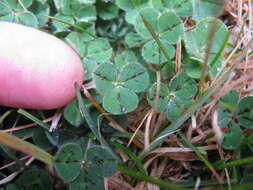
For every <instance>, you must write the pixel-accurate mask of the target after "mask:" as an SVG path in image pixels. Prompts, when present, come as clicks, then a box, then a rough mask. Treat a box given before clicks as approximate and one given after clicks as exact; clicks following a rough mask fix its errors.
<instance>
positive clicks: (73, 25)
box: [46, 16, 97, 38]
mask: <svg viewBox="0 0 253 190" xmlns="http://www.w3.org/2000/svg"><path fill="white" fill-rule="evenodd" d="M46 17H47V18H48V19H51V20H55V21H57V22H61V23H63V24H67V25H69V26H70V27H73V28H74V29H76V30H77V31H80V32H83V33H86V34H88V35H89V36H91V37H93V38H97V37H96V36H95V35H94V34H92V33H90V32H88V31H87V30H85V29H83V28H82V27H80V26H78V25H76V24H70V23H68V22H66V21H64V20H61V19H58V18H55V17H52V16H46Z"/></svg>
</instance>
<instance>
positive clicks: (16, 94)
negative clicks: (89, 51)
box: [0, 22, 84, 109]
mask: <svg viewBox="0 0 253 190" xmlns="http://www.w3.org/2000/svg"><path fill="white" fill-rule="evenodd" d="M83 78H84V77H83V67H82V62H81V60H80V58H79V56H78V55H77V54H76V52H75V51H74V50H73V49H71V48H70V47H69V46H68V45H67V44H66V43H64V42H63V41H61V40H59V39H58V38H56V37H54V36H52V35H49V34H47V33H45V32H41V31H39V30H36V29H33V28H30V27H26V26H23V25H18V24H13V23H8V22H0V105H3V106H9V107H16V108H29V109H55V108H59V107H62V106H64V105H66V104H68V103H69V102H70V101H71V100H72V99H73V98H74V97H75V87H74V84H75V82H77V83H78V84H79V85H80V84H81V83H82V81H83Z"/></svg>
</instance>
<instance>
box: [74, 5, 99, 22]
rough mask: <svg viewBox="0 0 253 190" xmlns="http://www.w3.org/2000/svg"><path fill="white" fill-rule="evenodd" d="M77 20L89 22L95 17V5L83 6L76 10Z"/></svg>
mask: <svg viewBox="0 0 253 190" xmlns="http://www.w3.org/2000/svg"><path fill="white" fill-rule="evenodd" d="M75 18H76V20H77V22H91V21H95V20H96V19H97V11H96V7H95V6H93V5H86V6H83V5H82V7H81V8H80V9H79V10H78V11H77V12H76V14H75Z"/></svg>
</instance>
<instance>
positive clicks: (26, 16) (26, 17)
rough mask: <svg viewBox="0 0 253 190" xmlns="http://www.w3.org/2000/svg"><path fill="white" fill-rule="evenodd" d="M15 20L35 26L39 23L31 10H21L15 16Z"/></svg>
mask: <svg viewBox="0 0 253 190" xmlns="http://www.w3.org/2000/svg"><path fill="white" fill-rule="evenodd" d="M16 20H17V22H18V23H20V24H24V25H26V26H31V27H34V28H37V27H38V25H39V22H38V19H37V17H36V16H35V15H34V14H33V13H32V12H22V13H19V14H18V15H17V16H16Z"/></svg>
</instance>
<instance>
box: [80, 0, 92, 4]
mask: <svg viewBox="0 0 253 190" xmlns="http://www.w3.org/2000/svg"><path fill="white" fill-rule="evenodd" d="M79 2H80V3H82V4H94V3H95V2H96V0H79Z"/></svg>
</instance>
